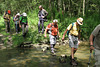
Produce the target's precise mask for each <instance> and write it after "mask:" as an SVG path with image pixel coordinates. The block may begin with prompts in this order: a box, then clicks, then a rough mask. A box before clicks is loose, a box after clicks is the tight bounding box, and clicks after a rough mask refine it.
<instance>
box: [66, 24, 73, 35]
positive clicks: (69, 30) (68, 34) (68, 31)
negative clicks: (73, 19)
mask: <svg viewBox="0 0 100 67" xmlns="http://www.w3.org/2000/svg"><path fill="white" fill-rule="evenodd" d="M73 26H74V23H72V27H71V29H72V28H73ZM71 29H70V30H71ZM70 30H68V31H67V36H68V35H69V33H70Z"/></svg>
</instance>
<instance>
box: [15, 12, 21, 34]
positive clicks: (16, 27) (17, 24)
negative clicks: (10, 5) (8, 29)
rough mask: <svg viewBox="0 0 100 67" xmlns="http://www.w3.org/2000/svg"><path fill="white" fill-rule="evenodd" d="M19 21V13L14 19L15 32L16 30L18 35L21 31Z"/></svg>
mask: <svg viewBox="0 0 100 67" xmlns="http://www.w3.org/2000/svg"><path fill="white" fill-rule="evenodd" d="M19 19H20V13H17V14H16V15H15V16H14V18H13V21H14V22H15V30H16V33H19V31H20V28H19Z"/></svg>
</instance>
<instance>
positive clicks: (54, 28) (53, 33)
mask: <svg viewBox="0 0 100 67" xmlns="http://www.w3.org/2000/svg"><path fill="white" fill-rule="evenodd" d="M57 23H58V20H53V23H49V24H48V26H47V27H46V29H45V34H44V37H47V35H46V33H48V34H49V38H50V46H51V52H52V53H53V54H55V51H54V46H55V44H56V39H57V35H58V36H59V37H60V35H59V31H58V24H57Z"/></svg>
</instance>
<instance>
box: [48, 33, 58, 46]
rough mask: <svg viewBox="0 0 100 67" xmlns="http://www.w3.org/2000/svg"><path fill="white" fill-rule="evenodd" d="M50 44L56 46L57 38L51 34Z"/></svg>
mask: <svg viewBox="0 0 100 67" xmlns="http://www.w3.org/2000/svg"><path fill="white" fill-rule="evenodd" d="M49 38H50V44H56V36H53V35H51V34H49Z"/></svg>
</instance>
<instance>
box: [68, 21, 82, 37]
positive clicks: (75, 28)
mask: <svg viewBox="0 0 100 67" xmlns="http://www.w3.org/2000/svg"><path fill="white" fill-rule="evenodd" d="M67 29H68V30H70V32H69V34H70V35H75V36H78V32H79V30H80V29H79V25H78V26H77V25H76V22H75V23H74V24H73V27H72V24H70V25H69V26H68V27H67Z"/></svg>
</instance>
